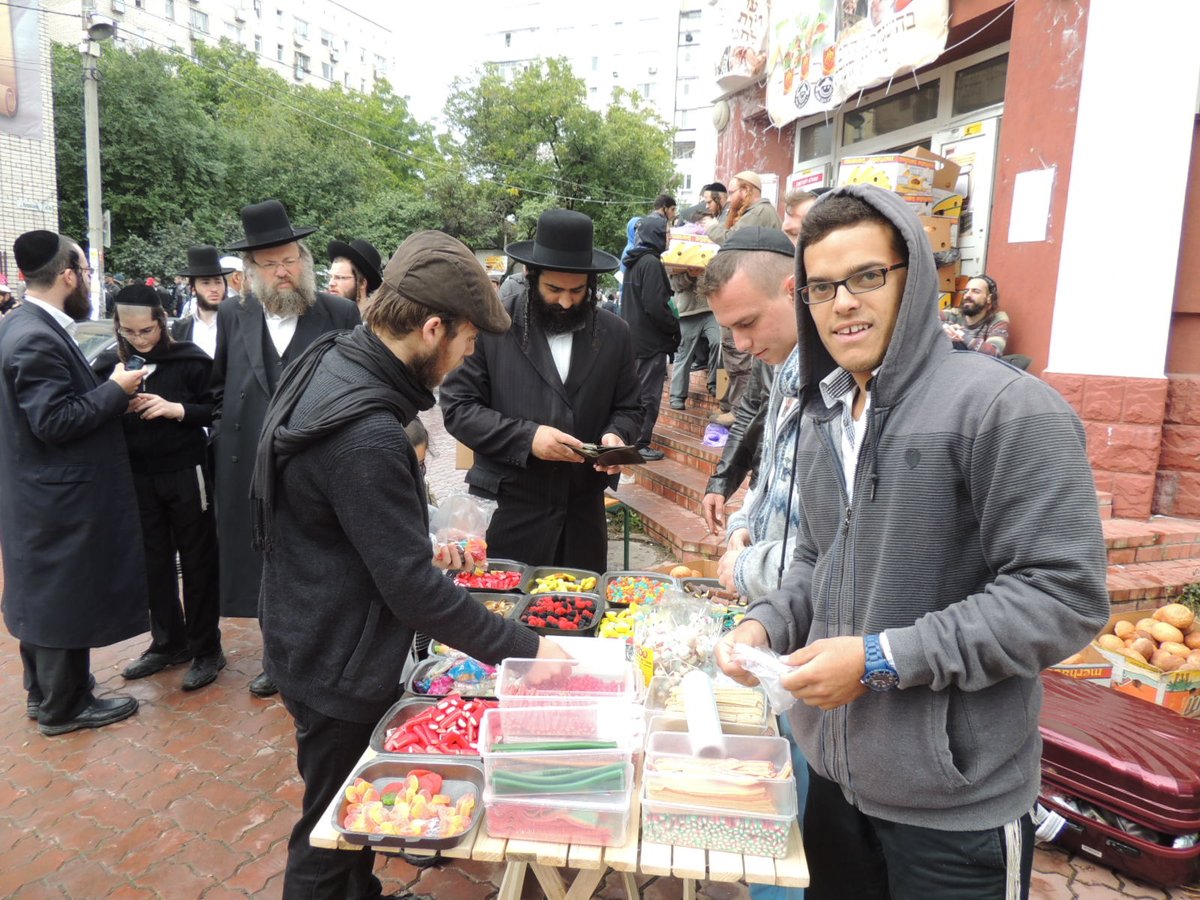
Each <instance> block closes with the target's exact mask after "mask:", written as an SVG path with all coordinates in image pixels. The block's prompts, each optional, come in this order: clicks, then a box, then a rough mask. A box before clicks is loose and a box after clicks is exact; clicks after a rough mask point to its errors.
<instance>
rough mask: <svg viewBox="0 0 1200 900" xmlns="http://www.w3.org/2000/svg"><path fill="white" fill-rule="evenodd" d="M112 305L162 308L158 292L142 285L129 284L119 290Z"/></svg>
mask: <svg viewBox="0 0 1200 900" xmlns="http://www.w3.org/2000/svg"><path fill="white" fill-rule="evenodd" d="M113 303H115V304H116V305H117V306H149V307H155V306H162V301H161V300H159V298H158V291H156V290H154V288H152V287H146V285H144V284H131V285H129V286H128V287H123V288H121V289H120V290H119V291H117V296H115V297H114V298H113Z"/></svg>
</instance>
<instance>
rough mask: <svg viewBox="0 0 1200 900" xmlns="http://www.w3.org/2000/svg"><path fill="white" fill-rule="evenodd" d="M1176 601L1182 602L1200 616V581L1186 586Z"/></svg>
mask: <svg viewBox="0 0 1200 900" xmlns="http://www.w3.org/2000/svg"><path fill="white" fill-rule="evenodd" d="M1175 602H1176V603H1182V604H1183V605H1184V606H1186V607H1187V608H1188V609H1190V610H1191V611H1192V612H1194V613H1195V614H1196V615H1198V616H1200V583H1197V584H1189V585H1188V586H1187V587H1185V588H1184V589H1183V592H1182V593H1181V594H1180V595H1179V597H1178V598H1177V599H1176V600H1175Z"/></svg>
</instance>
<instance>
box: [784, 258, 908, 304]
mask: <svg viewBox="0 0 1200 900" xmlns="http://www.w3.org/2000/svg"><path fill="white" fill-rule="evenodd" d="M907 265H908V263H905V262H898V263H896V264H895V265H894V266H879V267H877V268H873V269H867V270H865V271H863V272H855V273H854V274H853V275H850V276H848V277H846V278H843V279H842V280H841V281H814V282H812V283H810V284H806V285H805V286H804V287H802V288H800V299H801V300H803V301H804V302H805V303H806V304H807V305H808V306H816V305H817V304H818V303H828V302H829V301H830V300H832V299H833V298H834V297H836V296H837V290H838V288H840V287H843V286H844V287H845V288H846V290H847V291H849V292H850V293H851V294H869V293H871V291H877V290H879V289H880V288H881V287H883V286H884V285H885V284H887V273H888V272H894V271H895V270H896V269H903V268H905V267H906V266H907Z"/></svg>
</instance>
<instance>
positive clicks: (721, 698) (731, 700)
mask: <svg viewBox="0 0 1200 900" xmlns="http://www.w3.org/2000/svg"><path fill="white" fill-rule="evenodd" d="M713 695H714V697H715V698H716V701H717V715H718V716H719V717H720V719H721V722H722V723H724V724H730V725H747V726H751V727H755V726H761V725H763V724H764V723H765V722H766V721H767V720H768V719H769V718H770V708H769V707H768V705H767V696H766V694H765V693H764V692H763V689H762V688H761V687H744V686H742V685H731V684H728V683H726V684H723V685H718V684H714V685H713ZM686 712H687V711H686V709H685V708H684V701H683V694H682V691H681V690H680V689H679V678H678V677H676V676H671V675H655V676H654V677H653V678H652V679H650V686H649V687H648V688H647V690H646V718H647V720H649V719H650V718H651V717H652V716H656V715H663V716H684V715H686ZM759 733H761V732H759Z"/></svg>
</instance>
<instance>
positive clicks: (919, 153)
mask: <svg viewBox="0 0 1200 900" xmlns="http://www.w3.org/2000/svg"><path fill="white" fill-rule="evenodd" d="M904 155H905V156H908V157H912V158H914V159H919V160H922V161H924V162H927V163H929V165H931V166H933V167H934V171H933V174H932V179H931V184H930V190H931V192H932V191H933V190H938V191H953V190H954V189H955V186H956V185H957V184H958V173H959V172H960V171H961V169H960V168H959V165H958V163H956V162H952V161H951V160H949V159H946V157H944V156H938V155H937V154H936V153H934V152H933V151H932V150H926V149H925V148H924V147H919V146H918V147H913V148H912V149H910V150H906V151H904Z"/></svg>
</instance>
